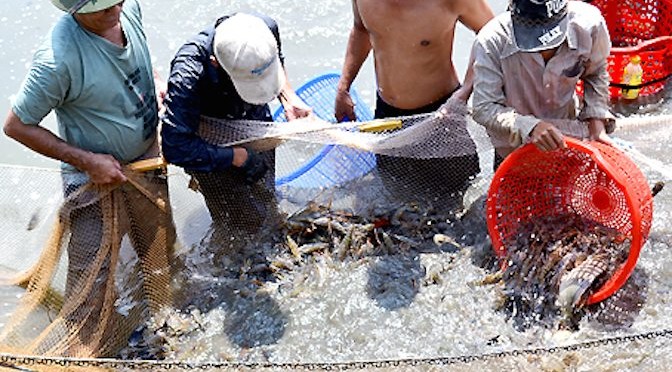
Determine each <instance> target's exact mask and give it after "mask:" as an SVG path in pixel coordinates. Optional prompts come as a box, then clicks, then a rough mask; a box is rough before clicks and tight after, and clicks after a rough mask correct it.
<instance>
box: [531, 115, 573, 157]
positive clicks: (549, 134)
mask: <svg viewBox="0 0 672 372" xmlns="http://www.w3.org/2000/svg"><path fill="white" fill-rule="evenodd" d="M530 142H532V143H533V144H534V145H535V146H537V148H538V149H539V150H541V151H552V150H556V149H562V148H565V147H567V144H566V143H565V138H564V136H563V135H562V132H560V130H558V128H556V127H555V126H553V124H551V123H547V122H545V121H540V122H539V123H537V125H536V126H535V127H534V129H532V133H530Z"/></svg>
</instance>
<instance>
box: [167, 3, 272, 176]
mask: <svg viewBox="0 0 672 372" xmlns="http://www.w3.org/2000/svg"><path fill="white" fill-rule="evenodd" d="M232 15H233V14H231V15H227V16H224V17H221V18H219V19H218V20H217V21H215V22H214V23H213V24H212V25H210V27H208V28H207V29H205V30H203V31H201V32H200V33H199V34H198V35H196V36H195V37H194V38H192V39H191V40H189V41H188V42H187V43H185V44H184V45H183V46H182V47H181V48H180V49H179V51H178V52H177V54H176V55H175V58H173V60H172V62H171V68H170V76H169V78H168V91H167V94H166V98H165V100H164V105H165V106H166V113H165V114H164V116H163V117H162V122H163V123H162V129H161V147H162V151H163V156H164V157H165V158H166V160H167V161H168V162H170V163H172V164H176V165H179V166H181V167H183V168H185V169H187V170H193V171H199V172H213V171H222V170H225V169H227V168H229V167H231V161H232V160H233V149H232V148H230V147H219V146H214V145H211V144H208V143H207V142H205V141H204V140H203V139H202V138H201V137H199V136H198V125H199V121H200V116H201V115H204V116H209V117H214V118H221V119H248V120H261V121H272V120H273V119H272V117H271V111H270V108H269V106H268V105H252V104H249V103H247V102H245V101H243V99H242V98H241V97H240V95H238V93H237V92H236V89H235V88H234V86H233V82H232V81H231V78H230V77H229V75H228V74H227V73H226V72H225V71H224V70H223V69H222V68H221V67H215V66H213V65H212V63H211V62H210V56H211V55H213V45H212V43H213V40H214V37H215V28H216V27H217V25H219V23H221V22H222V21H223V20H225V19H227V18H228V17H230V16H232ZM254 15H255V16H258V17H259V18H261V19H263V20H264V22H266V24H267V25H268V27H269V28H270V29H271V32H272V33H273V35H274V36H275V39H276V40H277V42H278V50H279V51H280V61H281V62H284V58H283V56H282V51H281V49H280V32H279V31H278V25H277V23H276V22H275V21H274V20H273V19H271V18H269V17H267V16H264V15H259V14H254Z"/></svg>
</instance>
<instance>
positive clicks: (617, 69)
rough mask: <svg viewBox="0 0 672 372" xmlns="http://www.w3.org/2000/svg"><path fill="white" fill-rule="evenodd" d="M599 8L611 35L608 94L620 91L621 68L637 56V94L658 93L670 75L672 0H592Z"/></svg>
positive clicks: (671, 62)
mask: <svg viewBox="0 0 672 372" xmlns="http://www.w3.org/2000/svg"><path fill="white" fill-rule="evenodd" d="M586 2H588V3H591V4H593V5H595V6H596V7H597V8H599V9H600V11H601V12H602V15H603V16H604V18H605V20H606V21H607V28H608V29H609V35H610V37H611V43H612V48H611V53H610V55H609V58H608V63H609V67H608V69H609V75H610V78H611V83H612V85H611V88H610V89H609V95H610V96H611V97H612V98H618V97H619V96H620V93H621V88H620V87H619V84H621V79H622V77H623V69H624V68H625V66H626V65H627V64H628V63H629V62H630V58H631V57H633V56H635V55H639V56H640V57H641V59H642V61H641V66H642V70H643V74H642V87H641V90H640V91H639V95H640V96H646V95H651V94H655V93H658V92H659V91H661V90H662V89H663V88H664V86H665V81H666V80H667V78H669V77H670V75H672V0H621V1H613V0H593V1H586Z"/></svg>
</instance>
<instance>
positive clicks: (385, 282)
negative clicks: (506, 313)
mask: <svg viewBox="0 0 672 372" xmlns="http://www.w3.org/2000/svg"><path fill="white" fill-rule="evenodd" d="M484 203H485V196H483V197H481V198H479V199H478V200H476V201H475V202H473V203H472V204H471V205H470V208H469V209H468V210H466V211H459V209H460V208H461V207H462V194H461V193H458V194H457V195H454V196H453V197H451V198H444V200H442V201H441V203H439V204H438V205H439V207H438V208H436V209H437V211H438V212H437V213H436V215H431V213H433V212H428V211H427V210H425V211H421V213H420V214H421V215H422V216H423V217H427V214H428V213H429V214H430V215H431V216H432V217H431V218H429V219H427V220H423V219H421V221H422V223H421V224H420V225H421V227H420V228H416V229H415V232H417V233H419V235H420V236H417V235H416V236H413V237H412V239H409V241H415V242H416V243H417V244H415V245H413V246H412V247H411V248H410V249H408V250H404V249H403V248H399V250H400V252H399V253H396V252H394V253H393V254H384V255H379V257H378V258H377V259H376V260H375V261H374V263H373V264H372V265H371V266H370V268H369V271H368V282H367V287H366V292H367V295H368V296H369V298H371V299H372V300H374V301H375V302H376V303H377V304H378V306H380V307H382V308H384V309H387V310H397V309H400V308H403V307H408V306H410V305H411V304H412V303H413V300H414V299H415V297H416V296H417V295H418V293H419V290H420V288H421V287H422V285H423V280H424V278H425V276H426V273H427V270H426V268H425V267H424V266H423V265H422V263H421V259H420V258H421V257H420V255H421V254H444V255H445V257H446V258H445V259H446V260H452V259H454V258H455V256H456V255H457V254H459V253H460V252H461V251H462V250H463V249H471V250H472V252H471V254H472V257H475V262H474V263H475V264H476V262H478V264H477V265H478V266H481V267H487V268H490V269H491V270H493V271H494V270H497V260H496V257H495V256H494V254H493V252H492V246H491V245H490V244H489V239H488V238H487V228H486V225H485V219H484V216H485V215H484ZM410 204H413V203H410ZM431 209H432V208H429V209H428V210H431ZM458 212H463V213H461V214H460V213H458ZM411 214H412V213H409V215H411ZM398 217H399V220H400V221H398V222H395V223H393V226H391V228H390V230H389V231H390V234H391V235H393V236H395V237H397V239H399V235H402V234H404V233H408V230H409V229H405V228H404V224H405V223H406V222H410V221H404V217H405V216H404V215H403V214H399V216H398ZM416 218H418V217H417V216H413V217H410V219H411V220H414V219H416ZM412 222H413V223H417V221H415V220H414V221H412ZM394 225H397V226H394ZM431 225H434V226H435V227H434V228H432V229H427V228H425V227H426V226H431ZM423 226H424V227H423ZM395 232H396V233H397V234H394V233H395ZM402 242H403V241H402Z"/></svg>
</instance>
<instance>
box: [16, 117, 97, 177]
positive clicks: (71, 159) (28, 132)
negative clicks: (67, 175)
mask: <svg viewBox="0 0 672 372" xmlns="http://www.w3.org/2000/svg"><path fill="white" fill-rule="evenodd" d="M4 130H5V134H7V136H9V137H11V138H13V139H15V140H16V141H18V142H20V143H22V144H23V145H25V146H26V147H28V148H30V149H32V150H34V151H36V152H38V153H40V154H42V155H44V156H47V157H50V158H52V159H56V160H60V161H62V162H65V163H68V164H70V165H72V166H74V167H75V168H78V169H85V168H86V166H87V160H88V158H89V157H90V156H91V155H92V153H91V152H89V151H86V150H82V149H80V148H78V147H75V146H72V145H70V144H68V143H67V142H65V141H63V140H62V139H61V138H59V137H57V136H56V135H55V134H53V133H52V132H51V131H49V130H47V129H45V128H43V127H40V126H38V125H26V124H24V123H23V122H21V120H20V119H19V118H18V117H17V116H16V115H15V114H14V113H13V112H11V111H10V113H9V115H8V117H7V120H6V121H5V126H4Z"/></svg>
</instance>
